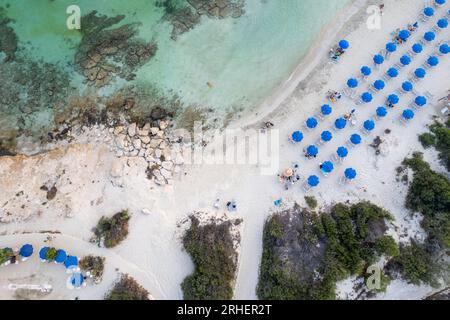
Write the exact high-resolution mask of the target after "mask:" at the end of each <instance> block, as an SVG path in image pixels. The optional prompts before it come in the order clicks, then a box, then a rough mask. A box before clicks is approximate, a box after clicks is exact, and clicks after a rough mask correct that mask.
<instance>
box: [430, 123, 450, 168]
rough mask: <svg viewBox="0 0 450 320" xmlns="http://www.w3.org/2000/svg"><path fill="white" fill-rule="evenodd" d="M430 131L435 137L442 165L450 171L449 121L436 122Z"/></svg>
mask: <svg viewBox="0 0 450 320" xmlns="http://www.w3.org/2000/svg"><path fill="white" fill-rule="evenodd" d="M430 131H431V132H432V133H433V134H434V137H435V141H436V142H435V148H436V150H437V151H438V152H439V159H440V160H441V163H442V165H444V166H445V167H446V168H447V170H449V171H450V126H449V121H447V123H446V124H445V125H443V124H441V123H439V122H435V123H434V124H433V125H431V126H430Z"/></svg>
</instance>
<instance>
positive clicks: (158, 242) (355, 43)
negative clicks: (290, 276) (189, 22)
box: [0, 0, 450, 299]
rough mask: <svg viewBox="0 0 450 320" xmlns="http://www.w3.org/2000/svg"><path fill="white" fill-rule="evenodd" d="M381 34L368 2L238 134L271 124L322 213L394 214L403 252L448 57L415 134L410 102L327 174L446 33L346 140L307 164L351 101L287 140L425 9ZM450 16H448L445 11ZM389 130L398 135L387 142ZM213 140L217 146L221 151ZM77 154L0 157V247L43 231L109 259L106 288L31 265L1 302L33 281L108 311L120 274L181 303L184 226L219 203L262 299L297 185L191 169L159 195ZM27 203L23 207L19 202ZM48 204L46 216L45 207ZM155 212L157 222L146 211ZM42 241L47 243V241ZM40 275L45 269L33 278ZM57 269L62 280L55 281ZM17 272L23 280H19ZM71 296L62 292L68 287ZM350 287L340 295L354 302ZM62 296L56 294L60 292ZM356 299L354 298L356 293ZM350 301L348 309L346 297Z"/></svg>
mask: <svg viewBox="0 0 450 320" xmlns="http://www.w3.org/2000/svg"><path fill="white" fill-rule="evenodd" d="M383 2H384V4H385V13H384V15H383V17H382V28H381V30H369V29H368V28H367V26H366V19H367V14H366V8H367V6H368V4H369V1H366V0H357V1H355V2H354V3H353V4H352V5H350V6H349V7H348V8H347V9H348V10H346V13H344V14H341V15H340V16H339V17H338V18H336V20H335V21H333V23H332V25H331V26H329V27H328V28H327V30H326V31H324V33H323V37H322V39H321V41H320V43H318V44H317V45H315V46H314V48H313V49H311V52H310V53H309V54H308V57H307V58H306V59H305V60H304V61H302V62H301V63H300V64H299V66H298V67H297V68H296V70H295V71H294V72H293V74H292V75H291V77H290V78H289V79H288V80H287V81H286V82H285V83H283V84H281V86H280V89H279V90H277V91H276V92H275V94H274V95H272V96H271V97H269V98H268V99H267V101H266V102H265V103H264V104H263V106H261V108H259V109H258V111H257V114H253V115H250V116H248V117H247V118H245V119H241V120H238V121H236V122H235V123H232V125H231V127H232V128H259V127H260V125H261V121H271V122H273V123H274V125H275V126H274V129H276V130H279V136H280V149H279V155H280V164H279V169H280V170H279V171H281V170H282V169H284V168H286V167H289V166H291V165H292V163H293V162H296V163H298V164H299V166H300V169H299V172H300V174H301V176H302V178H303V180H304V179H305V178H306V177H308V176H309V175H311V174H316V175H318V176H319V177H320V180H321V183H320V185H319V186H318V187H317V188H315V189H314V190H311V191H309V192H308V194H310V195H314V196H315V197H316V198H317V199H318V201H319V203H320V204H321V205H323V206H324V207H327V206H329V205H331V204H333V203H336V202H341V201H342V202H344V201H347V200H349V201H352V202H353V201H359V200H370V201H372V202H373V203H375V204H377V205H380V206H382V207H384V208H386V209H387V210H389V211H390V212H391V213H392V214H393V215H394V216H395V222H394V223H393V225H392V226H391V229H390V233H391V234H393V235H394V236H395V238H396V239H397V240H398V241H407V239H408V238H409V236H411V237H417V238H418V239H420V238H421V237H423V234H422V230H421V229H420V227H419V224H418V219H417V217H411V213H410V212H408V211H407V210H406V209H405V208H404V206H403V202H404V198H405V194H406V186H405V185H403V184H402V183H400V182H397V181H396V173H395V169H396V168H397V167H398V166H399V165H400V163H401V161H402V160H403V159H404V158H405V157H406V156H408V155H410V154H411V153H412V152H413V151H416V150H418V151H423V148H422V147H421V145H420V143H419V141H418V139H417V135H418V134H419V133H422V132H424V131H425V130H426V125H427V124H429V123H430V122H432V119H433V115H437V114H439V110H440V107H439V105H438V104H437V100H438V98H440V97H442V96H444V95H445V94H446V92H447V90H449V89H450V82H449V81H448V79H449V78H450V71H449V70H450V58H449V57H448V56H444V57H440V64H439V66H437V67H436V68H435V69H430V70H427V77H426V78H425V79H424V80H422V81H420V82H418V83H417V84H416V87H415V90H416V91H417V92H418V93H420V94H423V93H425V92H427V91H428V92H430V93H431V94H432V95H433V96H434V98H433V99H431V100H429V104H428V105H427V106H426V107H424V108H423V109H421V110H417V111H415V113H416V114H415V118H414V119H412V120H411V121H410V123H408V124H407V125H404V124H401V123H400V115H401V112H402V111H403V110H404V109H405V108H407V107H408V105H409V104H410V103H411V102H412V101H413V99H414V97H415V96H414V95H412V94H405V95H403V96H401V101H400V103H399V105H398V106H396V107H395V108H394V109H389V110H388V112H389V114H388V116H387V117H386V118H385V119H383V120H380V121H377V122H376V128H375V130H374V131H373V132H372V133H370V134H369V135H367V136H365V135H363V142H362V143H361V145H359V146H357V147H356V148H354V149H350V150H349V156H348V157H347V158H346V159H345V161H344V163H343V164H342V165H340V166H338V167H336V168H335V170H334V171H333V172H332V173H331V174H330V175H329V176H328V177H324V176H323V175H322V174H321V173H320V171H319V163H320V162H322V161H324V160H328V159H330V157H331V155H332V154H333V153H334V152H335V151H336V149H337V147H339V146H341V145H345V142H346V141H347V140H348V138H349V136H350V134H352V133H354V132H358V133H360V128H361V127H362V123H363V122H364V120H366V119H368V118H369V117H372V116H373V115H374V114H375V109H376V107H378V106H380V105H383V103H384V101H385V99H386V96H387V95H388V94H391V93H394V92H395V91H396V90H397V89H398V88H399V87H400V86H401V83H402V82H403V81H405V80H407V78H408V77H409V75H410V72H411V71H413V70H414V69H415V68H417V67H418V66H420V65H422V64H423V63H424V62H425V61H426V59H427V57H428V56H429V55H431V54H433V53H434V52H436V50H437V48H436V44H437V43H439V42H441V41H444V40H445V41H448V40H449V39H450V37H449V36H450V31H449V29H446V30H444V31H441V32H440V33H438V34H437V38H436V40H435V41H434V42H433V43H432V44H428V45H426V46H425V47H424V52H422V53H421V54H420V55H418V56H416V57H415V58H414V59H413V62H412V63H411V65H409V66H407V67H405V68H403V69H401V70H400V73H399V76H398V77H397V78H396V79H392V80H389V81H388V82H386V88H385V89H384V90H383V91H381V92H379V93H376V94H374V100H373V101H372V102H371V103H369V104H367V105H359V106H357V107H356V109H357V111H356V118H357V123H356V125H355V126H354V127H352V126H350V125H348V126H347V127H346V128H345V129H344V130H341V131H340V132H334V131H332V132H333V135H334V138H333V140H332V141H331V142H329V143H327V144H325V145H323V146H320V148H319V149H320V151H319V155H318V157H317V159H312V160H307V159H305V157H304V156H303V151H302V149H303V147H305V146H307V145H309V144H311V143H315V142H316V141H317V140H318V138H319V135H320V132H322V131H323V130H329V129H330V128H331V127H332V125H333V123H334V120H335V119H336V118H337V117H338V116H341V115H343V114H344V113H347V112H349V111H350V110H351V109H353V108H355V102H354V101H352V100H350V99H349V98H347V97H343V98H342V99H341V101H339V102H337V103H335V104H333V105H332V107H333V114H332V115H331V116H330V117H329V118H327V119H326V120H325V121H323V122H320V123H319V126H318V127H317V128H315V129H314V130H312V131H310V132H305V139H304V140H303V141H302V142H301V143H300V144H298V145H295V144H293V143H292V142H291V141H290V140H289V137H290V135H291V133H292V132H293V131H295V130H302V131H304V129H303V124H304V122H305V120H306V119H307V118H308V117H309V116H312V115H313V114H315V113H316V112H317V111H318V110H319V108H320V106H321V105H322V104H324V103H326V102H327V101H326V99H325V95H326V92H327V90H329V89H334V90H342V89H343V88H344V87H345V84H346V82H347V79H349V78H351V77H357V76H359V70H360V68H361V66H363V65H368V66H371V67H372V65H373V62H372V57H373V55H374V54H376V53H378V52H379V51H380V50H381V49H384V46H385V44H386V43H387V42H389V41H390V40H391V36H390V33H391V32H392V31H393V30H395V29H396V28H405V27H406V25H407V24H408V23H413V22H415V21H416V20H417V19H418V15H419V13H420V12H421V10H422V8H423V1H421V0H397V1H394V0H386V1H383ZM375 4H378V2H376V3H375ZM449 6H450V5H449V4H447V5H446V9H445V10H448V9H449ZM445 10H444V9H443V8H441V9H437V11H436V15H435V17H433V18H431V19H430V20H429V21H428V22H426V23H420V27H419V29H418V31H417V32H415V33H413V34H412V36H411V38H410V39H409V40H408V42H407V43H406V44H403V45H399V46H398V50H397V52H395V53H394V54H392V55H391V57H390V58H389V60H387V61H386V62H385V63H384V64H383V65H382V66H381V67H380V68H379V69H378V70H375V69H374V70H373V74H372V75H371V77H370V78H369V80H368V81H367V83H361V84H360V86H359V87H358V88H357V92H358V93H362V92H363V91H366V89H367V88H368V86H369V85H370V84H371V83H372V82H373V81H374V80H376V79H380V78H381V76H382V74H383V73H384V72H386V70H387V69H388V68H389V67H391V66H392V65H393V64H394V63H396V62H397V61H398V59H399V58H400V57H401V56H402V55H403V54H406V52H407V51H408V50H409V49H410V47H411V45H412V44H413V43H415V42H416V41H417V40H418V39H419V38H421V37H422V36H423V34H424V32H426V31H429V30H430V29H431V28H432V26H434V25H435V24H436V21H437V20H438V19H439V18H440V17H443V16H444V15H445V13H444V12H445ZM342 38H345V39H347V40H348V41H349V42H350V48H349V50H347V52H346V54H345V55H344V56H343V58H342V60H341V61H340V62H339V63H337V64H335V63H332V62H330V61H329V59H328V56H327V53H328V50H329V48H330V45H332V44H335V43H337V42H338V40H339V39H342ZM386 129H390V130H391V133H390V134H385V133H384V131H385V130H386ZM376 136H380V137H382V138H383V139H384V140H385V142H384V143H383V148H382V151H383V152H382V154H381V155H378V156H376V155H375V152H374V149H373V148H372V147H370V146H369V144H370V143H372V141H373V139H374V138H375V137H376ZM221 139H222V137H221V136H217V137H215V140H214V141H213V142H212V143H211V144H215V143H222V140H221ZM101 140H102V139H99V141H97V142H92V143H78V144H73V145H70V146H68V147H67V146H65V147H61V148H60V149H56V150H54V151H51V152H48V153H44V154H41V155H36V156H32V157H24V156H17V157H0V239H1V241H0V242H1V243H2V246H11V247H18V246H20V244H23V243H25V242H30V243H32V244H33V245H34V246H35V250H37V249H38V248H39V247H40V246H43V245H44V242H43V240H44V239H45V237H46V234H45V231H52V232H59V233H60V234H55V239H54V240H53V241H54V245H55V246H61V247H64V248H65V249H66V250H67V251H69V252H73V253H74V254H77V255H78V256H80V257H81V256H83V255H87V254H99V255H103V256H105V257H106V266H107V268H106V270H105V275H104V277H103V282H102V283H101V284H100V285H94V286H89V287H86V288H82V289H80V290H76V292H74V291H70V290H65V289H64V288H63V284H62V283H60V281H62V280H63V279H64V277H65V276H66V275H65V274H64V270H62V269H63V267H61V266H53V265H52V266H45V265H42V264H40V262H39V261H38V258H37V257H36V256H34V257H33V258H32V259H30V260H29V261H26V262H24V263H22V264H20V265H17V266H14V265H13V266H7V267H4V268H0V299H6V298H10V297H11V292H9V291H7V290H3V289H2V286H3V285H4V284H5V283H7V282H11V281H15V280H14V279H17V278H21V277H25V276H26V275H27V273H28V272H29V273H30V274H29V276H31V273H37V274H39V276H38V277H40V278H42V279H46V281H51V282H52V283H53V284H54V285H55V292H54V293H52V295H50V296H47V298H49V299H50V298H66V299H67V298H69V299H70V298H74V297H75V296H77V297H79V298H80V299H101V298H102V297H103V296H104V294H105V292H106V291H107V289H108V288H109V287H110V286H111V285H112V283H113V281H114V280H115V279H116V278H117V271H116V270H115V268H118V269H119V272H125V273H129V274H130V275H131V276H133V277H134V278H136V279H137V280H138V281H139V282H140V283H141V284H142V285H143V286H144V287H145V288H146V289H148V291H149V292H150V293H151V295H152V296H153V297H154V298H155V299H182V291H181V288H180V283H181V282H182V281H183V279H184V278H185V277H186V276H187V275H189V274H190V273H191V272H192V271H193V265H192V262H191V260H190V258H189V256H188V255H187V254H186V253H185V252H184V251H183V250H182V245H181V242H180V235H181V232H182V230H181V229H180V228H179V227H178V223H179V222H180V221H181V220H183V219H185V218H186V217H187V216H188V215H189V214H191V213H192V212H194V211H205V212H210V213H211V214H214V213H215V212H216V209H214V208H213V203H214V202H215V200H216V199H217V198H219V199H220V201H221V208H220V209H218V210H217V213H218V214H227V215H231V216H233V217H240V218H243V225H242V226H241V230H242V234H241V247H240V249H239V252H240V255H239V269H238V274H237V280H236V286H235V294H234V297H235V299H256V298H257V297H256V292H255V289H256V286H257V282H258V268H259V261H260V258H261V253H262V232H263V225H264V221H265V220H266V218H267V217H268V216H269V215H270V214H271V213H272V212H274V211H275V210H277V209H278V208H276V207H275V206H274V205H273V201H274V200H276V199H278V198H282V199H283V206H284V207H289V206H291V205H292V204H293V203H294V202H298V203H299V204H301V205H304V204H305V201H304V195H305V192H304V191H303V190H302V189H301V183H298V184H297V185H295V186H294V187H293V188H291V189H290V190H288V191H286V190H284V188H283V186H282V185H281V184H280V183H279V182H278V179H277V176H276V175H262V174H261V171H260V169H261V168H260V167H258V166H256V165H233V166H231V165H206V164H205V165H185V166H184V167H183V168H182V171H181V172H179V173H178V174H177V175H176V176H175V177H174V180H173V182H172V184H171V185H167V186H156V185H155V184H154V183H152V182H151V181H149V180H148V179H147V177H146V173H145V168H146V165H147V164H146V163H145V161H142V159H141V158H138V157H130V158H126V157H122V158H120V159H118V158H117V157H116V156H115V154H114V153H113V152H112V151H110V150H109V148H108V147H107V144H108V142H101ZM425 159H426V160H427V161H429V162H430V163H431V165H432V167H433V169H434V170H437V171H439V172H445V169H444V168H443V167H442V166H441V165H440V164H439V163H438V159H437V154H436V153H435V152H433V151H428V150H427V152H426V153H425ZM347 167H353V168H355V169H356V170H357V172H358V177H357V179H356V181H354V182H352V183H351V184H347V185H341V184H339V180H340V178H341V177H342V176H343V171H344V169H345V168H347ZM46 183H51V184H55V185H56V186H57V188H58V192H57V194H56V197H55V198H54V199H53V200H51V201H47V200H46V198H45V192H43V191H42V190H40V187H41V186H42V185H43V184H46ZM19 192H21V195H20V196H17V194H18V193H19ZM231 199H234V200H236V202H237V206H238V211H237V213H229V212H226V208H225V203H226V202H227V201H229V200H231ZM43 202H46V204H45V205H43V204H42V203H43ZM22 205H25V207H24V208H22ZM122 209H129V210H130V212H131V213H132V218H131V220H130V234H129V236H128V237H127V239H126V240H125V241H124V242H123V243H122V244H120V245H119V246H117V247H115V248H113V249H104V248H99V247H97V246H96V245H95V244H92V243H89V239H90V238H91V236H92V231H91V229H92V227H94V226H95V224H96V222H97V221H98V219H99V218H100V217H101V216H103V215H108V216H110V215H112V214H114V213H116V212H118V211H120V210H122ZM143 209H145V210H144V211H150V214H149V215H146V214H143V213H142V211H143ZM41 232H43V233H41ZM33 265H38V266H39V269H38V270H36V269H34V267H33ZM58 267H60V269H61V270H57V268H58ZM14 268H17V269H14ZM64 285H65V284H64ZM348 287H349V284H348V282H347V283H343V284H342V285H341V286H340V287H339V289H340V290H342V291H348V290H349V289H348ZM56 289H57V290H56ZM350 291H351V290H350ZM431 292H433V289H432V288H429V287H425V286H422V287H417V286H412V285H407V284H406V283H405V282H404V281H401V280H396V281H394V282H393V283H392V284H391V285H390V286H389V287H388V289H387V292H386V293H385V294H382V295H379V296H378V298H380V299H419V298H422V297H424V296H425V295H427V294H429V293H431ZM342 297H344V298H345V295H343V296H342Z"/></svg>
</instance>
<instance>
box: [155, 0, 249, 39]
mask: <svg viewBox="0 0 450 320" xmlns="http://www.w3.org/2000/svg"><path fill="white" fill-rule="evenodd" d="M185 1H186V3H184V4H179V3H176V4H175V3H174V1H173V0H165V1H162V2H160V3H159V6H161V7H164V8H165V12H166V15H165V17H166V19H167V20H168V21H169V22H170V23H171V24H172V26H173V29H172V35H171V38H172V39H173V40H176V39H177V37H178V36H179V35H181V34H183V33H185V32H188V31H189V30H191V29H193V28H194V27H195V26H196V25H197V24H199V23H200V19H201V17H202V16H203V15H204V16H207V17H209V18H217V19H224V18H229V17H232V18H239V17H240V16H242V15H243V14H244V4H245V3H244V0H185Z"/></svg>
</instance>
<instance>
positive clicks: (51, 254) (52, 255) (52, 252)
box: [45, 248, 58, 261]
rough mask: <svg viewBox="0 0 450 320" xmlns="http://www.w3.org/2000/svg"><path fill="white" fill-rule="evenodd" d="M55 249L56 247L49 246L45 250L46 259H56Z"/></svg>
mask: <svg viewBox="0 0 450 320" xmlns="http://www.w3.org/2000/svg"><path fill="white" fill-rule="evenodd" d="M57 252H58V251H57V250H56V248H49V249H48V250H47V253H46V254H45V257H46V258H47V260H48V261H53V260H55V259H56V254H57Z"/></svg>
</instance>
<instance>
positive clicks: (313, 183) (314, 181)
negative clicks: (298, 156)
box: [308, 175, 320, 187]
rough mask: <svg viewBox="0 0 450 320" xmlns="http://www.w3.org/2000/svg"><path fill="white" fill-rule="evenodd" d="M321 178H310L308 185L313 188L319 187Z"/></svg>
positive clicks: (313, 176) (314, 176)
mask: <svg viewBox="0 0 450 320" xmlns="http://www.w3.org/2000/svg"><path fill="white" fill-rule="evenodd" d="M319 182H320V181H319V177H318V176H316V175H312V176H309V177H308V184H309V185H310V186H311V187H317V186H318V185H319Z"/></svg>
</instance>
